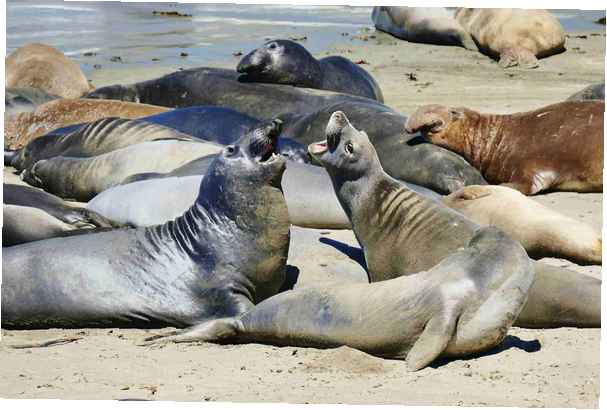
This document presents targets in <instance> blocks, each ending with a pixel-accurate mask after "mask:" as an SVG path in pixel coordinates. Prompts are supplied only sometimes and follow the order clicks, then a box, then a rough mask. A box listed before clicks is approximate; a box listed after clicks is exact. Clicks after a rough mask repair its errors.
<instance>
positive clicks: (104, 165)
mask: <svg viewBox="0 0 607 410" xmlns="http://www.w3.org/2000/svg"><path fill="white" fill-rule="evenodd" d="M222 148H223V146H221V145H217V144H213V143H210V142H199V141H179V140H159V141H148V142H142V143H140V144H135V145H130V146H128V147H125V148H121V149H117V150H115V151H111V152H108V153H106V154H101V155H97V156H95V157H88V158H72V157H53V158H50V159H43V160H40V161H38V162H36V163H34V164H33V165H32V166H30V167H29V168H26V169H25V170H24V171H23V172H22V173H21V178H22V179H23V181H25V182H27V183H28V184H30V185H33V186H36V187H39V188H42V189H44V190H45V191H47V192H50V193H52V194H55V195H57V196H60V197H61V198H64V199H71V200H75V201H81V202H86V201H88V200H90V199H91V198H93V197H94V196H95V195H97V194H98V193H99V192H102V191H105V190H106V189H108V188H110V187H112V186H114V185H118V184H120V182H121V181H123V180H124V179H125V178H126V177H128V176H129V175H133V174H138V173H141V172H167V171H171V170H173V169H175V168H177V167H179V166H181V165H183V164H185V163H187V162H189V161H191V160H193V159H195V158H199V157H202V156H205V155H209V154H213V153H217V152H219V151H221V150H222Z"/></svg>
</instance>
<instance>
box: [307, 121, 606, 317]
mask: <svg viewBox="0 0 607 410" xmlns="http://www.w3.org/2000/svg"><path fill="white" fill-rule="evenodd" d="M326 138H327V139H326V140H325V141H322V142H318V143H315V144H312V145H310V147H309V150H310V153H311V154H312V155H314V156H315V157H316V158H317V159H318V160H319V161H320V162H321V163H322V164H323V166H324V167H325V168H326V169H327V172H328V173H329V176H330V177H331V180H332V182H333V187H334V189H335V192H336V194H337V198H338V199H339V202H340V203H341V205H342V207H343V208H344V211H345V212H346V215H348V218H349V219H350V222H351V223H352V227H353V230H354V233H355V235H356V238H357V240H358V241H359V243H360V245H361V247H362V249H363V251H364V255H365V260H366V263H367V268H368V274H369V279H370V281H371V282H376V281H382V280H387V279H393V278H396V277H399V276H402V275H410V274H414V273H416V272H420V271H424V270H428V269H431V268H432V267H434V266H436V265H437V264H438V263H439V262H441V261H442V260H443V259H445V258H447V257H449V256H450V255H453V254H454V253H455V252H457V251H458V250H459V249H460V248H464V247H466V246H468V245H467V244H468V243H469V241H470V240H472V238H474V237H475V236H476V235H477V233H478V232H479V225H477V224H476V223H474V222H472V221H471V220H469V219H467V218H466V217H464V216H463V215H462V214H460V213H459V212H457V211H455V210H452V209H450V208H448V207H447V206H445V205H443V204H441V203H438V202H435V201H429V200H427V199H425V198H424V197H422V196H421V195H418V194H416V193H414V192H412V191H411V190H409V189H408V188H407V187H405V186H403V185H402V184H400V183H399V182H398V181H396V180H394V179H393V178H391V177H390V176H389V175H388V174H386V173H385V172H384V170H383V168H382V166H381V164H380V162H379V158H378V156H377V153H376V152H375V149H374V148H373V145H372V144H371V142H370V141H369V138H368V137H367V135H366V134H365V133H364V132H360V131H358V130H356V129H355V128H354V127H353V126H352V125H351V124H350V122H349V121H348V118H347V117H346V115H345V114H344V113H342V112H336V113H334V114H333V115H332V116H331V119H330V121H329V123H328V125H327V129H326ZM495 262H500V259H499V258H497V259H496V260H495ZM534 266H535V271H536V279H535V282H534V284H533V285H532V287H531V289H530V293H529V299H528V301H527V303H526V304H525V307H524V308H523V310H522V312H521V315H520V316H519V318H518V319H517V321H516V322H515V323H516V326H523V327H557V326H580V327H600V323H601V322H600V321H601V281H600V280H597V279H594V278H592V277H589V276H586V275H582V274H579V273H576V272H573V271H567V270H565V269H559V268H555V267H551V266H547V265H543V264H541V263H537V262H536V263H534Z"/></svg>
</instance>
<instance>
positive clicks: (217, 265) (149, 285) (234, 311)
mask: <svg viewBox="0 0 607 410" xmlns="http://www.w3.org/2000/svg"><path fill="white" fill-rule="evenodd" d="M275 126H276V125H274V127H275ZM270 131H271V129H268V132H267V133H266V134H260V133H256V134H249V135H247V137H246V138H244V139H243V140H242V141H241V142H240V143H239V144H236V145H231V146H228V147H226V148H225V149H224V150H223V151H222V154H221V155H220V156H218V157H217V159H216V160H215V161H214V162H213V165H212V166H211V167H210V169H209V172H208V173H207V175H206V178H205V179H204V180H203V182H202V183H201V185H200V195H199V196H198V198H197V200H196V202H195V203H194V204H193V205H192V207H191V208H190V209H189V210H188V211H187V212H185V213H184V214H183V215H182V216H180V217H179V218H177V219H175V220H174V221H171V222H167V223H166V224H163V225H158V226H154V227H151V228H139V229H134V228H130V229H119V230H115V231H110V232H103V233H95V234H90V235H82V236H76V237H70V238H53V239H48V240H45V241H39V242H32V243H29V244H24V245H18V246H14V247H10V248H7V249H5V250H4V251H3V257H2V274H3V278H2V279H3V281H2V327H3V328H50V327H62V328H64V327H115V326H121V327H134V326H140V327H154V326H167V325H172V326H192V325H196V324H198V323H201V322H203V321H206V320H209V319H214V318H221V317H233V316H235V315H239V314H241V313H243V312H245V311H247V310H249V309H250V308H251V307H252V306H253V304H255V303H258V302H260V301H261V300H263V299H265V298H267V297H268V296H270V295H273V294H276V293H277V292H278V290H279V289H280V286H281V285H282V283H283V281H284V278H285V267H286V265H285V261H286V258H287V253H288V247H289V222H288V215H287V207H286V204H285V202H284V197H283V195H282V192H281V190H280V179H281V177H282V173H283V171H284V168H285V162H284V160H283V159H281V158H280V157H279V156H277V155H275V142H276V141H275V139H274V138H271V137H270V136H271V135H274V134H277V133H275V132H273V131H272V132H270Z"/></svg>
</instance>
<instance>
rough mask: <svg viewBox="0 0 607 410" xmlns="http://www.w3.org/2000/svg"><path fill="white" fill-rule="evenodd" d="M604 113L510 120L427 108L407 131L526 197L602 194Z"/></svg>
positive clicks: (559, 111) (591, 110)
mask: <svg viewBox="0 0 607 410" xmlns="http://www.w3.org/2000/svg"><path fill="white" fill-rule="evenodd" d="M604 112H605V102H604V101H566V102H561V103H558V104H552V105H548V106H546V107H543V108H540V109H538V110H535V111H527V112H522V113H515V114H506V115H495V114H481V113H479V112H476V111H473V110H469V109H467V108H448V107H445V106H442V105H427V106H423V107H421V108H419V109H418V110H417V111H416V112H415V113H414V114H413V115H412V116H411V117H409V119H408V120H407V124H406V129H407V131H409V132H415V131H422V132H423V133H424V135H425V136H426V137H427V138H428V139H429V140H430V141H432V142H433V143H434V144H437V145H439V146H441V147H444V148H447V149H450V150H452V151H454V152H456V153H458V154H460V155H462V156H463V157H464V158H465V159H466V160H468V161H469V162H470V163H471V164H472V165H474V166H475V167H476V168H477V169H478V170H479V171H481V173H482V174H483V176H484V177H485V178H486V179H487V181H489V182H490V183H492V184H506V185H507V186H509V187H511V188H514V189H517V190H519V191H521V192H522V193H524V194H525V195H533V194H536V193H538V192H541V191H545V190H557V191H576V192H602V191H603V123H604V119H603V115H604Z"/></svg>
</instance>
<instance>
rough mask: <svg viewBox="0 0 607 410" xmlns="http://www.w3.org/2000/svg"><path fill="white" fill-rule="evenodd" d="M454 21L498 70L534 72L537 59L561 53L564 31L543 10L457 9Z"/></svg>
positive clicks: (553, 18)
mask: <svg viewBox="0 0 607 410" xmlns="http://www.w3.org/2000/svg"><path fill="white" fill-rule="evenodd" d="M455 20H456V21H457V22H458V23H459V24H461V26H462V27H463V28H464V30H466V31H467V32H468V33H470V35H471V36H472V38H473V39H474V41H475V42H476V44H477V45H478V48H479V50H480V51H481V52H482V53H483V54H486V55H488V56H489V57H491V58H494V59H496V60H498V64H499V65H500V67H502V68H508V67H512V66H516V65H518V66H521V67H523V68H536V67H538V66H539V62H538V58H544V57H548V56H551V55H554V54H558V53H562V52H563V51H565V30H563V27H562V26H561V23H559V21H558V20H557V18H556V17H554V16H553V15H552V14H551V13H550V12H548V11H546V10H528V9H467V8H459V9H458V10H457V11H456V12H455Z"/></svg>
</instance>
